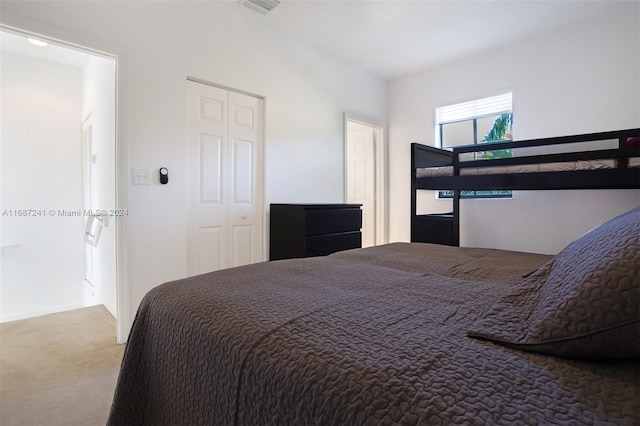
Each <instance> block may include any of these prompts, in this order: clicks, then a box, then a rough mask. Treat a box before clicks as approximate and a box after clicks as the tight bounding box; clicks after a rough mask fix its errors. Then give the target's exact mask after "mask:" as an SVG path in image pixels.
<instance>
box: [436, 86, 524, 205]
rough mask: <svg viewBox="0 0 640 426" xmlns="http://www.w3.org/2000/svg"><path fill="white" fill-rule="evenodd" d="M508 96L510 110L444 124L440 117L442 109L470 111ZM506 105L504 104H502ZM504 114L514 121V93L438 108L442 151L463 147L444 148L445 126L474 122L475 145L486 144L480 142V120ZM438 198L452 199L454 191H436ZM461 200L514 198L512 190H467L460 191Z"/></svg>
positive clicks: (438, 130)
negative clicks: (482, 104)
mask: <svg viewBox="0 0 640 426" xmlns="http://www.w3.org/2000/svg"><path fill="white" fill-rule="evenodd" d="M506 96H508V99H509V103H510V108H508V109H505V108H496V109H495V110H491V109H489V110H488V111H487V112H485V113H483V114H477V115H470V116H462V117H459V118H456V119H449V120H443V121H442V122H441V121H440V118H439V117H440V115H441V114H442V109H443V108H444V109H446V108H457V107H460V106H465V105H467V106H470V108H469V109H475V108H476V105H475V104H476V103H487V102H491V101H492V100H494V99H495V100H500V101H504V99H505V97H506ZM501 105H504V104H501ZM504 114H511V120H513V94H512V92H507V93H503V94H500V95H496V96H490V97H485V98H481V99H476V100H474V101H468V102H461V103H456V104H451V105H446V106H442V107H438V108H436V111H435V120H436V126H437V130H436V133H437V140H438V145H439V148H440V149H446V150H449V151H451V150H453V148H454V147H455V146H461V145H452V146H450V147H446V148H445V147H444V126H445V125H448V124H454V123H461V122H465V121H472V126H473V145H480V144H482V143H486V142H483V141H479V140H478V120H479V119H482V118H486V117H492V116H502V115H504ZM511 140H512V139H502V140H495V141H490V142H509V141H511ZM464 145H471V144H470V143H469V144H464ZM488 192H491V194H487V193H488ZM436 198H438V199H451V198H453V191H436ZM460 198H461V199H512V198H513V191H510V190H495V191H486V190H480V191H477V190H465V191H460Z"/></svg>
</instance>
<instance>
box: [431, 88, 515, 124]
mask: <svg viewBox="0 0 640 426" xmlns="http://www.w3.org/2000/svg"><path fill="white" fill-rule="evenodd" d="M511 105H512V96H511V92H509V93H504V94H502V95H498V96H492V97H489V98H483V99H478V100H475V101H469V102H463V103H459V104H455V105H448V106H443V107H440V108H436V125H438V124H445V123H452V122H456V121H460V120H468V119H470V118H477V117H482V116H487V115H496V114H503V113H509V112H511Z"/></svg>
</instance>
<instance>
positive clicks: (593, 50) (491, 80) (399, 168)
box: [388, 2, 640, 253]
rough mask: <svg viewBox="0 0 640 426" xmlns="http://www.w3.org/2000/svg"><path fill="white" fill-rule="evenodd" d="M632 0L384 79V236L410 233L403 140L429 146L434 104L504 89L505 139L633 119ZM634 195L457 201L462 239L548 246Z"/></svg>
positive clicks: (639, 114) (636, 66)
mask: <svg viewBox="0 0 640 426" xmlns="http://www.w3.org/2000/svg"><path fill="white" fill-rule="evenodd" d="M639 7H640V5H639V4H638V3H637V2H629V3H628V4H626V10H625V12H626V13H623V14H617V15H613V16H608V17H607V16H603V17H600V18H599V20H598V21H593V22H588V23H583V24H581V25H576V26H573V27H570V28H566V29H564V30H562V31H558V32H556V33H553V34H549V35H547V36H544V37H540V38H537V39H534V40H530V41H529V42H526V43H521V44H518V45H514V46H510V47H506V48H502V49H499V50H495V51H492V52H488V53H486V54H483V55H480V56H476V57H472V58H468V59H466V60H463V61H459V62H456V63H451V64H448V65H445V66H441V67H438V68H433V69H429V70H425V71H424V72H421V73H417V74H415V75H411V76H407V77H405V78H401V79H397V80H394V81H391V82H389V84H388V98H389V104H388V108H389V118H388V120H389V153H390V154H389V162H390V163H389V164H390V165H389V167H390V176H391V180H390V239H391V240H392V241H408V239H409V217H410V206H409V196H410V191H409V185H410V183H409V173H408V170H409V165H410V149H409V145H410V143H411V142H421V143H425V144H430V145H434V135H435V123H434V121H435V119H434V111H435V108H436V107H438V106H443V105H447V104H451V103H456V102H459V101H466V100H471V99H474V98H479V97H483V96H487V95H492V94H498V93H500V92H501V91H503V90H504V89H511V90H512V91H513V111H514V126H513V132H514V139H530V138H538V137H548V136H562V135H570V134H580V133H590V132H598V131H607V130H617V129H625V128H633V127H640V78H639V77H638V76H639V75H640V30H639V26H638V16H640V11H639ZM417 94H419V95H417ZM424 198H427V199H428V198H429V197H424ZM431 200H433V198H431ZM438 203H445V204H443V205H444V207H438V206H437V204H438ZM638 204H640V191H637V190H620V191H617V190H616V191H546V192H529V191H519V192H515V193H514V198H513V199H512V200H463V201H462V207H461V209H462V214H461V245H464V246H484V247H494V248H505V249H512V250H524V251H534V252H542V253H557V252H558V251H559V250H561V249H562V248H563V247H564V246H565V245H566V244H568V243H569V242H571V241H572V240H574V239H575V238H577V237H579V236H580V235H581V234H583V233H584V232H586V231H587V230H589V229H591V228H593V227H594V226H596V225H598V224H599V223H602V222H604V221H605V220H607V219H609V218H611V217H613V216H615V215H616V214H619V213H622V212H624V211H626V210H628V209H630V208H632V207H634V206H636V205H638ZM434 205H435V207H434ZM431 207H432V208H435V209H436V210H444V211H446V210H447V209H449V208H450V203H448V204H447V202H446V201H444V202H440V201H438V202H436V201H432V202H431ZM488 219H490V220H491V221H492V222H493V224H490V223H489V220H488Z"/></svg>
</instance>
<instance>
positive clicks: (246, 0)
mask: <svg viewBox="0 0 640 426" xmlns="http://www.w3.org/2000/svg"><path fill="white" fill-rule="evenodd" d="M242 4H243V5H245V6H246V7H248V8H249V9H251V10H255V11H256V12H259V13H262V14H263V15H266V14H267V13H269V12H271V11H272V10H273V9H274V8H275V7H276V6H278V5H279V4H280V2H279V1H278V0H242Z"/></svg>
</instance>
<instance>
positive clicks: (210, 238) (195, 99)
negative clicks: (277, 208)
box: [187, 81, 264, 275]
mask: <svg viewBox="0 0 640 426" xmlns="http://www.w3.org/2000/svg"><path fill="white" fill-rule="evenodd" d="M263 103H264V101H263V100H262V99H258V98H256V97H252V96H248V95H244V94H240V93H236V92H232V91H229V90H226V89H221V88H218V87H213V86H209V85H206V84H202V83H197V82H193V81H188V82H187V196H188V212H189V213H188V225H187V227H188V229H187V239H188V241H187V259H188V273H189V275H196V274H200V273H205V272H210V271H215V270H218V269H223V268H228V267H233V266H240V265H244V264H248V263H254V262H259V261H262V259H263V255H262V246H263V244H262V238H263V237H262V235H263V220H262V218H263V207H262V204H263V203H262V178H261V177H262V155H263V153H262V151H263V130H262V129H263V123H262V122H263V108H264V105H263Z"/></svg>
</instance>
